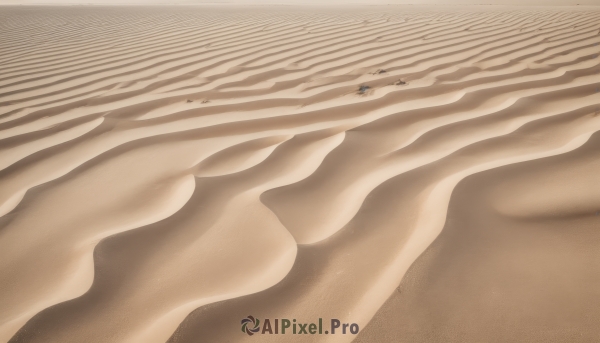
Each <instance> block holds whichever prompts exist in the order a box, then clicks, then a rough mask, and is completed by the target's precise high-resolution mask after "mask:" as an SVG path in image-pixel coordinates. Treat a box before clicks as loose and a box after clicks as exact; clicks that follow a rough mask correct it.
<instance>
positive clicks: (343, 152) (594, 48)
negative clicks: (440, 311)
mask: <svg viewBox="0 0 600 343" xmlns="http://www.w3.org/2000/svg"><path fill="white" fill-rule="evenodd" d="M599 32H600V10H598V9H597V8H594V7H583V6H579V7H563V8H554V7H527V8H521V7H506V6H499V7H485V6H467V7H460V6H455V7H432V6H392V7H377V6H369V7H347V8H341V7H337V8H336V7H323V8H313V7H285V6H284V7H244V6H238V7H232V6H216V5H214V6H198V7H151V6H148V7H119V8H117V7H35V6H31V7H0V68H1V70H2V73H1V75H0V289H1V290H2V292H0V341H7V342H9V341H10V342H71V341H85V342H107V341H111V342H165V341H169V342H196V341H197V340H198V339H202V341H206V342H230V341H236V342H237V341H245V340H251V339H255V338H256V337H248V336H245V335H243V334H242V333H240V332H239V331H240V330H239V320H240V319H241V318H244V317H246V316H247V315H248V314H252V315H255V316H256V317H259V318H283V317H290V318H297V319H299V320H304V321H313V320H315V318H319V317H322V318H339V319H341V320H343V321H345V322H356V323H358V324H359V325H360V327H361V330H364V331H363V333H361V334H360V335H359V336H358V339H357V340H358V341H361V340H362V341H368V342H372V341H402V340H401V339H407V338H402V337H412V338H411V339H413V341H427V340H429V339H436V340H438V341H453V340H454V341H460V338H461V337H463V338H465V337H466V338H465V339H466V341H480V340H482V339H483V340H485V339H486V337H485V336H481V334H480V332H479V331H477V332H475V331H473V332H471V334H470V335H466V336H460V335H458V336H457V334H456V333H455V331H453V330H455V329H456V327H459V326H460V325H464V323H462V324H461V323H460V322H457V323H455V326H448V329H447V330H448V331H443V330H442V329H440V330H441V331H439V332H438V331H436V332H433V333H431V335H432V336H422V335H419V333H418V332H419V330H418V328H420V327H423V325H425V324H423V323H428V322H429V321H428V320H429V319H428V318H430V317H428V314H427V312H426V311H424V310H421V311H419V312H418V313H419V315H420V317H418V318H416V319H415V318H413V319H410V320H409V319H407V318H406V317H403V316H405V315H406V313H405V312H406V311H412V310H414V307H419V306H424V305H423V304H424V303H423V298H422V297H421V298H419V297H418V296H422V293H419V292H413V293H411V292H408V289H409V286H406V289H407V291H405V293H402V294H403V296H400V295H399V294H400V293H398V289H399V288H398V287H399V286H400V285H404V284H405V283H406V282H413V281H414V279H410V280H409V281H406V280H404V281H403V277H404V275H405V274H406V273H407V271H408V270H409V267H411V265H412V266H413V267H411V268H413V269H411V270H417V271H419V272H420V271H423V270H424V271H425V272H421V273H422V274H426V271H431V273H434V272H435V273H437V272H438V271H439V270H440V268H442V269H443V263H442V264H441V265H442V267H438V264H440V263H439V262H437V263H438V264H436V261H431V260H430V259H429V257H428V256H432V255H433V253H427V251H430V250H428V249H438V250H439V249H440V248H439V246H440V244H448V245H450V247H451V248H448V249H449V250H452V247H453V245H452V244H457V243H456V242H455V240H450V241H449V243H439V242H438V241H436V238H438V237H442V238H443V237H444V234H443V232H445V230H446V228H445V225H446V227H448V225H449V224H447V223H446V219H447V217H452V216H453V213H455V212H452V211H454V209H455V208H456V211H458V212H457V213H463V212H464V213H467V212H468V211H466V210H465V209H464V208H465V207H461V206H458V205H451V204H452V201H453V200H452V199H453V198H452V197H454V195H453V192H454V190H455V188H457V187H459V188H460V187H462V188H465V187H467V186H460V185H461V182H462V181H463V180H471V179H472V178H474V177H475V178H484V177H487V175H495V174H494V173H495V170H503V168H508V167H510V166H511V165H523V164H525V165H526V164H527V163H534V164H535V163H536V162H535V161H538V160H539V161H546V160H552V158H554V157H552V156H565V161H566V162H565V163H569V161H570V158H568V157H566V156H572V155H573V154H580V153H581V151H586V153H585V154H594V150H593V149H590V148H589V147H590V144H595V143H593V142H595V141H597V134H596V132H597V131H598V130H599V129H600V58H599V57H598V54H599V53H600V46H599V44H600V34H599ZM360 86H368V88H366V89H365V91H364V92H361V91H359V89H360V88H359V87H360ZM586 156H588V155H586ZM589 156H595V155H589ZM556 158H558V157H556ZM588 158H591V157H588ZM580 159H585V158H583V157H581V158H580ZM574 160H575V159H574ZM540 163H542V162H540ZM574 163H575V162H574ZM578 163H579V162H578ZM577 166H579V164H577ZM581 168H583V167H581ZM526 169H527V168H523V170H526ZM511 170H512V169H511ZM573 173H575V172H573ZM581 173H584V172H583V171H582V172H581ZM585 173H593V171H585ZM513 174H514V175H515V176H512V175H513ZM480 175H483V176H480ZM510 175H511V177H513V178H515V180H516V181H514V183H515V184H516V183H518V182H521V183H523V182H524V181H518V177H519V175H520V174H519V173H518V172H517V171H514V172H512V174H510ZM561 175H562V174H561ZM586 175H587V174H586ZM588 179H589V178H588ZM588 179H585V180H588ZM489 182H490V183H493V182H494V181H493V179H492V181H489ZM507 182H508V181H507ZM511 182H513V181H511ZM555 182H561V181H555ZM563 182H567V181H563ZM457 185H458V186H457ZM511 185H512V184H511ZM511 187H513V188H515V189H518V187H517V186H514V185H513V186H511ZM462 188H460V189H462ZM479 191H480V192H481V193H477V192H476V191H475V190H470V191H468V192H466V191H465V192H466V193H460V194H462V195H460V199H466V200H462V202H461V204H462V203H467V204H468V202H469V201H476V200H469V199H470V198H469V197H472V198H478V197H479V198H481V197H483V198H485V199H486V202H485V204H486V205H487V206H488V207H487V208H486V209H485V211H486V213H488V212H489V213H492V212H493V211H492V210H490V209H489V208H494V209H495V208H498V209H499V210H498V211H499V213H501V215H502V216H504V217H507V218H508V217H510V218H513V217H519V216H520V217H528V216H533V218H534V219H532V220H535V219H536V218H537V217H536V216H539V213H546V214H547V213H549V212H548V211H550V212H552V211H558V212H560V211H563V212H564V211H565V210H564V209H563V207H562V205H561V203H560V202H557V201H555V202H543V201H542V202H540V203H541V204H542V205H539V206H538V207H535V206H534V205H531V204H535V203H538V202H539V199H540V198H543V197H544V196H545V195H544V192H539V191H537V190H535V191H532V192H533V193H532V194H534V195H532V196H531V198H529V200H528V201H527V204H524V205H522V207H519V208H524V210H522V211H525V212H520V210H519V208H516V207H514V206H512V207H511V206H510V203H509V202H508V200H506V199H508V198H509V196H508V195H506V194H505V193H502V192H501V191H500V190H495V189H491V190H490V189H488V188H485V189H483V188H482V189H481V190H479ZM586 192H589V194H588V193H585V194H586V197H587V198H586V199H588V198H589V199H592V200H590V201H595V200H593V199H598V198H597V194H598V193H597V189H594V188H590V189H589V190H587V191H586ZM594 192H595V193H594ZM488 193H489V194H492V195H488ZM465 194H466V195H465ZM472 194H474V195H472ZM482 194H483V195H482ZM449 204H450V205H449ZM544 204H547V205H544ZM449 206H450V207H449ZM478 206H479V205H478ZM581 206H584V205H581ZM585 206H587V207H586V210H585V211H588V212H590V211H592V207H593V206H592V205H589V204H587V203H586V205H585ZM585 206H584V207H585ZM590 206H591V207H590ZM594 206H595V205H594ZM598 206H600V204H598ZM480 207H482V208H484V207H485V206H484V204H481V206H480ZM588 207H589V208H588ZM467 208H468V207H467ZM582 208H583V207H582ZM527 209H529V210H527ZM548 209H553V210H548ZM461 211H462V212H461ZM569 211H571V212H572V210H569ZM577 211H579V210H577ZM577 211H575V212H577ZM581 211H583V210H581ZM532 213H533V214H532ZM552 213H553V212H552ZM561 213H562V212H561ZM569 213H570V212H569ZM577 213H579V212H577ZM586 213H587V212H586ZM547 215H550V214H547ZM465 216H467V215H465ZM461 218H462V217H461ZM465 218H466V217H465ZM467 219H468V220H470V222H469V223H471V222H476V220H475V219H477V218H475V219H470V218H467ZM467 219H465V221H468V220H467ZM503 220H504V219H503ZM509 222H510V221H509V220H504V221H503V223H509ZM472 225H475V224H472ZM506 225H509V224H506ZM510 225H512V224H510ZM586 225H587V224H586ZM590 225H591V224H590ZM469 227H471V226H469ZM448 230H450V232H452V233H454V232H457V229H456V228H455V227H453V226H452V227H450V228H449V229H448ZM471 231H473V230H472V229H470V231H468V232H467V233H466V234H469V233H470V232H471ZM442 238H440V239H442ZM434 241H435V243H434V244H433V245H432V242H434ZM444 242H445V241H444ZM424 251H425V252H426V253H425V254H424V255H422V254H423V252H424ZM436 251H437V250H436ZM452 251H453V250H452ZM501 252H502V251H499V253H501ZM436 253H437V252H436ZM439 254H441V253H439ZM419 256H425V257H422V258H420V257H419ZM436 256H437V255H436ZM423 259H425V260H424V261H425V262H420V261H421V260H423ZM415 261H416V262H415ZM570 261H571V260H570ZM576 262H577V260H576V259H574V260H572V263H576ZM459 266H460V265H459V264H457V265H456V266H454V268H455V269H456V270H457V275H463V277H464V278H465V279H468V278H469V276H470V275H471V274H468V273H467V272H465V271H464V270H461V269H460V268H459ZM412 273H417V272H412ZM422 274H418V275H422ZM509 274H510V273H507V275H509ZM406 275H409V276H410V275H413V274H411V273H410V272H409V273H408V274H406ZM477 275H479V276H481V277H487V274H477ZM507 277H509V276H507ZM411 280H413V281H411ZM419 280H420V279H419ZM419 280H418V282H417V281H414V282H413V283H409V285H413V284H417V285H424V286H423V287H432V288H435V287H437V285H435V284H433V285H432V284H430V283H427V282H426V281H427V280H425V281H422V280H420V281H419ZM533 281H536V280H533ZM533 281H532V283H531V284H530V285H534V284H535V283H534V282H533ZM538 281H539V280H538ZM419 282H420V283H419ZM590 282H591V281H590ZM400 287H401V288H402V287H405V286H400ZM415 287H416V286H415ZM419 287H420V286H419ZM532 287H533V286H532ZM435 290H436V291H437V292H440V291H439V289H438V288H435ZM440 297H441V296H440ZM405 299H409V301H408V302H407V300H405ZM542 300H543V299H542ZM542 300H540V301H542ZM411 306H412V307H411ZM448 308H449V309H453V307H448ZM398 309H402V311H404V312H402V314H401V315H398V311H399V310H398ZM432 311H433V310H432ZM390 313H391V315H390ZM448 313H450V312H448ZM478 313H479V312H478ZM480 315H481V316H482V317H481V318H484V317H485V316H484V315H482V314H481V313H480ZM386 316H389V318H392V319H390V321H386ZM511 318H512V317H511ZM515 318H516V317H515ZM394 320H401V321H408V322H410V323H411V325H413V327H410V326H402V325H401V326H397V325H393V321H394ZM419 320H421V321H419ZM440 320H441V319H440ZM371 322H372V323H373V324H369V323H371ZM481 322H482V323H485V321H484V320H482V321H481ZM438 323H441V322H438ZM509 323H510V325H516V324H515V321H514V320H512V321H509ZM542 324H543V323H542ZM419 325H420V326H419ZM439 327H440V328H444V327H445V326H444V325H441V324H440V326H439ZM415 328H417V329H415ZM411 330H412V331H411ZM587 330H592V329H591V328H587ZM415 332H417V333H415ZM589 332H590V333H589V335H590V336H593V335H594V334H595V331H593V330H592V331H589ZM494 334H496V335H500V337H502V333H498V332H497V331H496V332H495V333H494ZM524 334H527V335H530V336H529V337H533V338H532V339H534V340H535V339H537V338H536V337H538V336H536V335H535V332H533V333H532V332H526V333H524ZM590 336H585V337H590ZM432 337H433V338H432ZM506 337H508V336H506ZM540 337H541V336H540ZM565 337H566V336H564V335H561V334H557V335H555V336H544V337H543V338H544V339H546V340H550V341H552V340H554V341H557V342H558V341H560V340H561V339H565ZM354 338H356V336H353V335H347V336H314V337H310V341H331V342H349V341H352V339H354ZM571 338H572V337H571V336H569V339H571ZM260 339H261V341H265V342H270V341H273V342H277V341H280V339H281V337H278V336H269V335H264V336H261V337H260ZM286 339H287V340H289V341H307V338H306V337H303V336H289V337H286ZM408 341H410V340H408Z"/></svg>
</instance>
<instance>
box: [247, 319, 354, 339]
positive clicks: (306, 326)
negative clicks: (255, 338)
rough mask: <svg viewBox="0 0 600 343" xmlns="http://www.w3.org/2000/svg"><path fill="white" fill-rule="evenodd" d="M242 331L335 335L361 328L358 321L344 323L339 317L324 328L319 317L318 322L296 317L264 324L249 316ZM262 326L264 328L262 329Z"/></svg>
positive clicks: (265, 333)
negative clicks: (308, 321) (302, 321)
mask: <svg viewBox="0 0 600 343" xmlns="http://www.w3.org/2000/svg"><path fill="white" fill-rule="evenodd" d="M241 324H242V332H243V333H245V334H247V335H248V336H252V335H254V334H259V333H260V334H261V335H279V334H281V335H286V334H292V335H323V334H325V335H329V334H331V335H335V334H342V335H346V334H352V335H356V334H358V331H359V330H360V328H359V327H358V324H356V323H342V322H341V321H340V320H339V319H335V318H334V319H331V321H330V324H331V325H330V326H329V328H325V330H323V329H324V328H323V319H322V318H319V321H318V322H317V323H300V322H297V320H296V319H292V320H289V319H285V318H282V319H273V320H271V319H268V318H267V319H265V320H264V322H263V324H262V326H261V325H260V320H259V319H258V318H254V317H253V316H248V317H246V318H244V319H242V321H241ZM261 327H262V330H261Z"/></svg>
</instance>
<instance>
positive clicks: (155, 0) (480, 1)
mask: <svg viewBox="0 0 600 343" xmlns="http://www.w3.org/2000/svg"><path fill="white" fill-rule="evenodd" d="M77 4H79V5H144V4H148V5H200V4H240V5H342V4H343V5H349V4H352V5H521V6H576V5H582V6H598V5H600V3H599V2H598V0H371V1H367V0H354V1H343V0H330V1H327V2H325V3H324V2H323V1H322V0H304V1H298V0H179V1H165V0H127V1H119V0H88V1H81V0H33V1H22V0H21V1H19V0H0V5H77Z"/></svg>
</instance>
